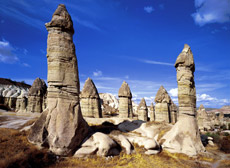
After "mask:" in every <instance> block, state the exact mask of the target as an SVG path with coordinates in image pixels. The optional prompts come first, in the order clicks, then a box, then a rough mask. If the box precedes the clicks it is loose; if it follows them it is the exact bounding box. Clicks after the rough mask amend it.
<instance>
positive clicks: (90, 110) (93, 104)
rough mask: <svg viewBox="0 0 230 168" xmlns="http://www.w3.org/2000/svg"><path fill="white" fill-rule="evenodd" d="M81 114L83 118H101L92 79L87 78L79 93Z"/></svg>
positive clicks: (99, 105) (98, 100)
mask: <svg viewBox="0 0 230 168" xmlns="http://www.w3.org/2000/svg"><path fill="white" fill-rule="evenodd" d="M80 97H81V102H80V104H81V112H82V115H83V116H84V117H95V118H101V117H102V110H101V101H100V97H99V94H98V92H97V88H96V86H95V84H94V83H93V81H92V79H90V78H88V79H87V80H86V81H85V85H84V87H83V90H82V92H81V96H80Z"/></svg>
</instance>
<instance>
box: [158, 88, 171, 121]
mask: <svg viewBox="0 0 230 168" xmlns="http://www.w3.org/2000/svg"><path fill="white" fill-rule="evenodd" d="M155 103H156V105H155V115H156V118H155V121H166V122H167V123H171V111H170V105H171V103H172V100H171V98H170V96H169V94H168V92H167V91H166V89H165V88H164V87H163V86H161V87H160V89H159V90H158V92H157V94H156V97H155Z"/></svg>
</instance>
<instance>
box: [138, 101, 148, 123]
mask: <svg viewBox="0 0 230 168" xmlns="http://www.w3.org/2000/svg"><path fill="white" fill-rule="evenodd" d="M137 111H138V120H143V121H147V120H148V108H147V105H146V102H145V99H144V98H142V99H141V102H140V104H139V106H138V109H137Z"/></svg>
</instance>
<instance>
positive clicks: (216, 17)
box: [192, 0, 230, 26]
mask: <svg viewBox="0 0 230 168" xmlns="http://www.w3.org/2000/svg"><path fill="white" fill-rule="evenodd" d="M195 8H196V12H195V13H193V14H192V17H193V19H194V21H195V23H197V24H198V25H200V26H203V25H205V24H208V23H224V22H229V21H230V0H195Z"/></svg>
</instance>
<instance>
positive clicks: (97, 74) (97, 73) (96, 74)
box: [93, 70, 102, 77]
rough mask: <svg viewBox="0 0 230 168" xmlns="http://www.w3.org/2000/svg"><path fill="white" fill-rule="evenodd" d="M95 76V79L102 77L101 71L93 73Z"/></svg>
mask: <svg viewBox="0 0 230 168" xmlns="http://www.w3.org/2000/svg"><path fill="white" fill-rule="evenodd" d="M93 76H95V77H98V76H102V72H101V71H99V70H96V71H95V72H93Z"/></svg>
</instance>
